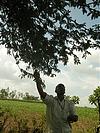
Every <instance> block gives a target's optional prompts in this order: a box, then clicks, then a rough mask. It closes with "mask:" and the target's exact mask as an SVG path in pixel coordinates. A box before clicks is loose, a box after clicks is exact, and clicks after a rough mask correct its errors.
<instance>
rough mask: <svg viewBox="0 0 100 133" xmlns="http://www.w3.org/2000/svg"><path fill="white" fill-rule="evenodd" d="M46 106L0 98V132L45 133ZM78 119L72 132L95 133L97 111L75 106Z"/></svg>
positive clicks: (73, 125) (38, 103)
mask: <svg viewBox="0 0 100 133" xmlns="http://www.w3.org/2000/svg"><path fill="white" fill-rule="evenodd" d="M45 110H46V107H45V105H44V104H43V103H40V102H25V101H24V102H23V101H11V100H0V133H46V119H45ZM76 111H77V114H78V116H79V120H78V122H76V123H73V124H72V127H73V133H95V128H96V126H97V124H98V112H97V110H96V109H94V108H87V107H76Z"/></svg>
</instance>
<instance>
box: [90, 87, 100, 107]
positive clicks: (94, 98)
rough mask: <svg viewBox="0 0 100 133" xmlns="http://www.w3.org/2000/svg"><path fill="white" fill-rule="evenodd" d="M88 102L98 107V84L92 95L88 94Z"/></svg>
mask: <svg viewBox="0 0 100 133" xmlns="http://www.w3.org/2000/svg"><path fill="white" fill-rule="evenodd" d="M89 102H90V103H91V104H94V105H95V106H96V107H98V105H99V103H100V86H98V87H97V88H96V89H95V90H94V92H93V94H92V95H90V96H89Z"/></svg>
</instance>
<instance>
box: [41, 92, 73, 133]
mask: <svg viewBox="0 0 100 133" xmlns="http://www.w3.org/2000/svg"><path fill="white" fill-rule="evenodd" d="M42 100H43V102H44V103H45V104H46V105H47V106H46V107H47V110H46V118H47V126H48V133H71V132H72V129H71V126H70V124H69V123H68V121H67V117H68V116H69V115H74V114H75V107H74V103H73V102H71V101H69V100H68V99H63V101H60V100H59V99H58V97H53V96H51V95H48V94H47V95H46V97H45V99H42Z"/></svg>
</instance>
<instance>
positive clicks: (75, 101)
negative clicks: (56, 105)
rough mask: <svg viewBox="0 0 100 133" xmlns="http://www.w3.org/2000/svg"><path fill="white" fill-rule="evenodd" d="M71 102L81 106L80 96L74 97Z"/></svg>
mask: <svg viewBox="0 0 100 133" xmlns="http://www.w3.org/2000/svg"><path fill="white" fill-rule="evenodd" d="M71 100H72V101H73V102H74V103H75V104H79V101H80V99H79V97H78V96H72V98H71Z"/></svg>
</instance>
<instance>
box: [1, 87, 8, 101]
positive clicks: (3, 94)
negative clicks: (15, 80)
mask: <svg viewBox="0 0 100 133" xmlns="http://www.w3.org/2000/svg"><path fill="white" fill-rule="evenodd" d="M8 96H9V87H8V88H7V89H1V90H0V99H7V98H8Z"/></svg>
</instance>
